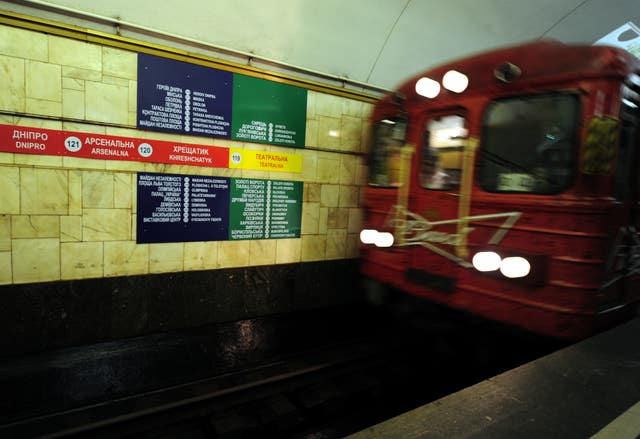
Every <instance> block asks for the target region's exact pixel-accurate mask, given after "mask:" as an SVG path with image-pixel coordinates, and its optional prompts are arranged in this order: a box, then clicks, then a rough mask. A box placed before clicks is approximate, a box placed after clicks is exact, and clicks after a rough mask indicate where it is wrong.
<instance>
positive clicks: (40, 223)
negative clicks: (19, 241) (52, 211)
mask: <svg viewBox="0 0 640 439" xmlns="http://www.w3.org/2000/svg"><path fill="white" fill-rule="evenodd" d="M59 236H60V217H59V216H54V215H14V216H12V217H11V237H12V238H58V237H59Z"/></svg>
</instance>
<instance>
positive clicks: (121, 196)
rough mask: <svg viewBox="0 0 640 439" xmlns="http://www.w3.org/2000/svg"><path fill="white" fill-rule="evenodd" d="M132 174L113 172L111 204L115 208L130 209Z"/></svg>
mask: <svg viewBox="0 0 640 439" xmlns="http://www.w3.org/2000/svg"><path fill="white" fill-rule="evenodd" d="M134 177H135V176H134V175H133V174H124V173H120V172H119V173H117V174H113V204H114V207H116V208H121V209H131V207H132V204H133V203H132V201H131V200H132V199H131V195H132V194H133V188H132V186H133V178H134Z"/></svg>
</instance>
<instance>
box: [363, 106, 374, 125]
mask: <svg viewBox="0 0 640 439" xmlns="http://www.w3.org/2000/svg"><path fill="white" fill-rule="evenodd" d="M372 112H373V104H370V103H369V102H363V103H362V120H363V121H368V120H369V118H370V117H371V113H372Z"/></svg>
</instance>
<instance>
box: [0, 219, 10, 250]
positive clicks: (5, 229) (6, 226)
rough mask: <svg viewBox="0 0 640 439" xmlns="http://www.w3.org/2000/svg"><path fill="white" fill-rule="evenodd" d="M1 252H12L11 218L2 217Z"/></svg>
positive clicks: (0, 221) (0, 226)
mask: <svg viewBox="0 0 640 439" xmlns="http://www.w3.org/2000/svg"><path fill="white" fill-rule="evenodd" d="M0 251H1V252H4V251H11V216H9V215H0Z"/></svg>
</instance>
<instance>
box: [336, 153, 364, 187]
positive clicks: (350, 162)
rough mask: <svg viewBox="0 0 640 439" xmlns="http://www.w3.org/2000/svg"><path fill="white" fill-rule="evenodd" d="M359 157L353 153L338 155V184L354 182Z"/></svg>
mask: <svg viewBox="0 0 640 439" xmlns="http://www.w3.org/2000/svg"><path fill="white" fill-rule="evenodd" d="M358 164H359V157H357V156H353V155H342V156H341V157H340V177H339V182H340V184H356V175H357V173H358Z"/></svg>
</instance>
